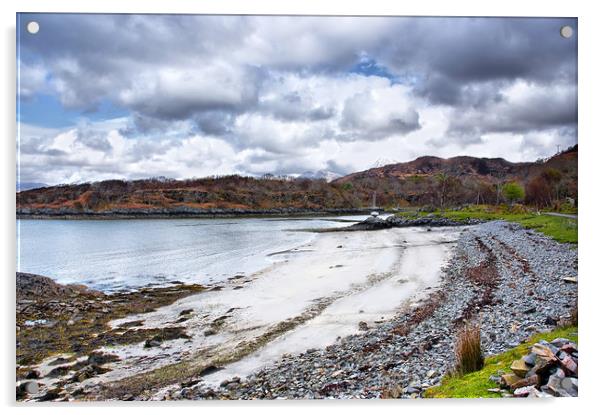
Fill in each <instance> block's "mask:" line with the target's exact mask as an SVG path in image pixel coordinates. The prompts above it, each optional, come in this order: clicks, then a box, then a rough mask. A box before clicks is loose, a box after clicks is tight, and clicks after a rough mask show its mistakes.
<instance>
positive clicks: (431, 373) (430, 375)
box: [426, 370, 437, 379]
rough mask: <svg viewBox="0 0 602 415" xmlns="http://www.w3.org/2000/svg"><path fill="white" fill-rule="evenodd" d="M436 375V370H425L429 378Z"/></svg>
mask: <svg viewBox="0 0 602 415" xmlns="http://www.w3.org/2000/svg"><path fill="white" fill-rule="evenodd" d="M436 375H437V371H436V370H429V371H428V372H426V377H427V378H429V379H431V378H434V377H435V376H436Z"/></svg>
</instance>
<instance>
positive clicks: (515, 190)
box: [502, 182, 525, 203]
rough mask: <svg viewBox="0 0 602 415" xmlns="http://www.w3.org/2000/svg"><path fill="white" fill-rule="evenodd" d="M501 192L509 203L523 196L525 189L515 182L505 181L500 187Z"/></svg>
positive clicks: (521, 198)
mask: <svg viewBox="0 0 602 415" xmlns="http://www.w3.org/2000/svg"><path fill="white" fill-rule="evenodd" d="M502 193H503V194H504V197H505V198H506V200H508V201H509V202H510V203H514V202H518V201H519V200H523V199H524V198H525V189H524V188H523V187H522V186H521V185H520V184H518V183H516V182H510V183H506V184H505V185H504V187H503V188H502Z"/></svg>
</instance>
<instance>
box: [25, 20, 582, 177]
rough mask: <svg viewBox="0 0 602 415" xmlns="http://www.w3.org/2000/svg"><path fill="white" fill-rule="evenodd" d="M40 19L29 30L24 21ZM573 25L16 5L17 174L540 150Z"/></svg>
mask: <svg viewBox="0 0 602 415" xmlns="http://www.w3.org/2000/svg"><path fill="white" fill-rule="evenodd" d="M32 20H35V21H37V22H39V25H40V30H39V32H38V33H37V34H29V33H27V31H26V29H25V26H26V24H27V23H28V22H29V21H32ZM563 25H570V26H572V27H573V28H574V29H575V35H574V36H573V37H572V38H570V39H565V38H563V37H561V36H560V33H559V31H560V27H561V26H563ZM576 26H577V22H576V20H574V19H541V18H537V19H517V18H512V19H508V18H395V17H385V18H368V17H363V18H362V17H256V16H176V15H167V16H166V15H77V14H75V15H63V14H48V15H45V14H21V15H20V27H19V28H18V38H19V47H18V55H19V56H18V57H17V59H18V71H19V75H20V76H19V81H20V82H19V84H18V103H19V106H18V118H19V122H20V129H19V133H20V137H19V140H18V141H19V145H18V149H19V159H18V160H20V178H21V181H23V182H43V183H47V184H58V183H72V182H79V181H95V180H102V179H108V178H128V179H133V178H143V177H150V176H166V177H171V178H185V177H203V176H208V175H214V174H231V173H239V174H245V175H260V174H264V173H273V174H287V175H297V174H303V173H305V172H316V171H320V170H326V171H331V172H334V173H337V174H346V173H349V172H353V171H358V170H364V169H367V168H370V167H372V166H373V165H374V164H375V163H376V162H377V161H378V160H381V161H383V160H384V161H408V160H412V159H414V158H416V157H418V156H422V155H436V156H441V157H451V156H456V155H473V156H483V157H504V158H506V159H508V160H512V161H528V160H535V159H537V158H540V157H547V156H550V155H552V154H554V153H555V152H556V148H557V147H556V146H557V145H560V146H561V148H564V147H567V146H569V145H572V144H574V143H576V141H577V82H576V78H577V35H576V29H577V27H576Z"/></svg>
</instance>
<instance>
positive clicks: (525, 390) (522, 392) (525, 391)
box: [514, 386, 536, 397]
mask: <svg viewBox="0 0 602 415" xmlns="http://www.w3.org/2000/svg"><path fill="white" fill-rule="evenodd" d="M534 390H536V389H535V386H525V387H521V388H517V389H515V390H514V396H518V397H526V396H529V395H530V394H531V393H533V391H534Z"/></svg>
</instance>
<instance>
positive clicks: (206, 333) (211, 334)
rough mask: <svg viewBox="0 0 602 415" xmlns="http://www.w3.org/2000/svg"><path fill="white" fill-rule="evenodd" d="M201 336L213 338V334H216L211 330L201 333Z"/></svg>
mask: <svg viewBox="0 0 602 415" xmlns="http://www.w3.org/2000/svg"><path fill="white" fill-rule="evenodd" d="M203 334H204V335H205V336H213V335H214V334H217V331H215V330H213V329H207V330H205V331H204V332H203Z"/></svg>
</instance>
